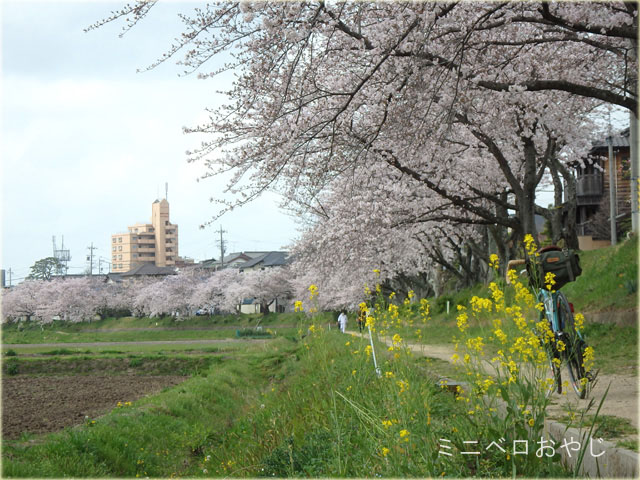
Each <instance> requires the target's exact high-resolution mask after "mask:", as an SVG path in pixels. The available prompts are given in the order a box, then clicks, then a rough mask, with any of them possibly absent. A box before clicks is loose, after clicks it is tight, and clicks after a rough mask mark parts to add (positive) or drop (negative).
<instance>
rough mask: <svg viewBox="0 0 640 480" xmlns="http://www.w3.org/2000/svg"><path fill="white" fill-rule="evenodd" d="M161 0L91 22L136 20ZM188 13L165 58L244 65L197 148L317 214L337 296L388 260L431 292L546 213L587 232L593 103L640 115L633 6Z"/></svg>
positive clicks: (219, 169) (317, 236)
mask: <svg viewBox="0 0 640 480" xmlns="http://www.w3.org/2000/svg"><path fill="white" fill-rule="evenodd" d="M155 4H156V2H148V1H143V2H134V3H132V4H129V5H127V6H126V7H124V8H123V9H122V10H120V11H116V12H114V13H113V14H112V15H111V16H109V17H108V18H106V19H104V20H103V21H100V22H97V23H96V24H95V25H94V26H92V27H91V28H96V27H99V26H100V25H102V24H104V23H107V22H112V21H118V20H124V22H125V26H124V28H123V30H124V32H126V31H128V30H129V29H131V28H134V27H135V25H136V24H137V23H138V22H139V21H141V20H142V19H143V18H144V17H147V16H150V17H152V16H153V15H152V13H151V12H152V10H153V9H154V8H155V7H154V6H155ZM181 20H182V22H183V25H184V32H183V34H182V35H181V36H179V37H178V38H177V39H176V40H175V43H174V45H173V46H172V47H171V48H170V49H169V51H167V52H166V53H165V54H164V55H162V56H161V57H160V58H159V59H158V60H157V61H156V62H153V63H152V64H151V65H150V66H149V68H154V67H155V66H157V65H159V64H161V63H163V62H165V61H167V60H169V59H172V58H175V57H177V56H180V55H183V58H182V60H181V61H180V63H181V64H182V65H184V67H185V73H186V74H191V73H194V74H197V75H198V76H200V77H202V78H203V79H208V78H211V77H215V76H216V75H217V74H218V73H220V72H222V71H226V70H228V69H235V71H236V73H237V80H236V82H235V83H234V84H233V87H232V88H231V89H229V91H228V92H227V95H228V102H227V104H226V105H224V106H223V107H221V108H218V109H216V110H212V111H211V113H210V118H209V120H208V121H207V122H205V123H204V124H202V125H200V126H195V127H192V128H187V131H190V132H196V133H198V134H202V135H203V136H204V137H205V142H204V143H203V144H202V146H201V148H199V149H197V150H195V151H194V152H191V153H190V158H189V159H190V160H191V161H202V162H204V163H205V165H206V166H207V168H208V173H207V174H206V175H205V176H213V175H218V174H220V173H224V172H231V173H232V175H231V180H230V182H229V184H228V189H227V191H226V193H227V194H229V195H231V197H222V196H221V197H220V198H217V199H216V200H217V201H219V202H221V203H222V204H223V205H224V207H223V209H222V211H223V212H224V211H225V210H226V209H227V208H233V207H234V206H238V205H242V204H244V203H246V202H248V201H251V200H253V199H255V198H257V197H258V196H259V195H260V194H261V193H262V192H264V191H266V190H269V189H272V190H276V191H278V192H279V193H280V194H282V196H283V198H284V201H283V204H284V205H286V206H287V207H288V208H290V209H292V210H294V211H295V213H296V214H298V215H299V216H300V217H301V218H304V219H305V220H306V221H307V222H308V223H307V227H308V228H306V231H305V233H304V235H303V237H302V238H301V240H300V242H299V243H298V246H297V249H296V254H297V255H298V258H299V259H300V262H301V265H304V269H303V270H305V271H306V272H307V273H308V276H309V280H310V282H309V283H319V284H322V286H321V291H323V292H326V295H327V296H335V297H336V298H337V299H340V300H336V301H337V303H348V302H347V300H348V301H349V302H352V301H353V300H354V299H355V297H356V296H357V295H355V294H354V292H355V291H356V290H358V291H359V290H360V289H361V284H362V282H367V281H371V280H372V279H371V278H370V275H371V274H370V272H371V271H372V269H373V268H375V267H379V268H380V270H381V276H382V279H383V280H387V281H391V280H393V281H395V282H399V283H400V284H402V283H403V282H405V283H416V282H418V283H421V284H423V285H424V286H425V291H430V292H431V293H438V289H437V285H438V278H437V277H438V275H439V272H441V271H442V268H446V269H447V271H448V272H450V274H452V275H456V276H458V277H459V280H460V281H461V282H462V283H467V284H468V283H473V282H474V281H477V280H479V279H482V278H483V277H486V276H487V275H488V273H489V271H490V269H489V268H488V259H489V255H490V253H497V254H498V255H499V258H500V261H501V262H502V265H501V268H502V269H504V267H505V262H506V261H507V260H508V259H510V258H513V257H514V256H515V255H517V252H514V251H513V250H514V248H516V247H514V246H515V245H519V244H521V241H522V239H523V238H524V235H525V234H531V235H533V236H534V238H535V237H536V233H537V231H536V230H537V228H536V223H535V215H541V216H543V217H544V218H545V219H546V220H547V221H548V224H549V232H550V236H551V239H552V241H554V242H557V241H559V240H560V239H561V238H563V239H564V240H565V242H566V243H567V245H568V246H570V247H574V248H575V247H577V234H576V203H575V198H576V195H575V193H576V181H575V178H574V176H573V174H572V165H573V164H575V163H576V162H578V163H581V162H584V159H585V158H586V155H587V152H588V150H589V148H590V144H591V141H592V140H593V139H594V138H596V137H599V136H601V135H602V133H603V132H602V131H599V130H598V128H599V127H598V126H597V124H596V121H595V117H594V112H597V111H598V109H600V108H602V107H603V106H605V107H606V106H612V105H613V106H616V107H619V108H622V109H626V110H627V111H628V112H632V113H633V114H636V115H637V4H636V3H634V2H597V3H595V2H524V3H523V2H500V3H495V2H485V3H480V2H324V1H311V2H219V3H214V4H210V5H203V6H201V7H200V8H197V9H196V10H195V11H194V12H193V13H192V14H191V15H189V14H185V15H183V16H181ZM221 61H222V62H224V67H222V68H221V67H220V65H221V63H220V62H221ZM544 185H546V186H547V188H548V189H550V190H552V191H553V192H554V200H553V204H552V205H549V206H548V207H544V206H541V205H537V204H536V190H537V189H539V188H540V187H541V186H544ZM538 203H539V202H538ZM301 275H304V272H303V273H302V274H301ZM343 300H344V301H343Z"/></svg>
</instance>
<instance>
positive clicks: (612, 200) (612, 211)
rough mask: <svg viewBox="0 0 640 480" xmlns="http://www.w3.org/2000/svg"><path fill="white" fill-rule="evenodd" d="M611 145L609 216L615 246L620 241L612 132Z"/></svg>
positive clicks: (612, 242) (608, 140)
mask: <svg viewBox="0 0 640 480" xmlns="http://www.w3.org/2000/svg"><path fill="white" fill-rule="evenodd" d="M607 144H608V145H609V216H610V223H611V245H615V244H616V243H617V241H618V236H617V234H616V166H615V161H616V160H615V157H614V156H613V137H612V136H611V131H609V136H608V137H607Z"/></svg>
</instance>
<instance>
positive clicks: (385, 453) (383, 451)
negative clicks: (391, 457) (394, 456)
mask: <svg viewBox="0 0 640 480" xmlns="http://www.w3.org/2000/svg"><path fill="white" fill-rule="evenodd" d="M390 451H391V450H389V449H388V448H387V447H382V456H383V457H386V456H387V455H388V454H389V452H390Z"/></svg>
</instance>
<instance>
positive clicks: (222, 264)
mask: <svg viewBox="0 0 640 480" xmlns="http://www.w3.org/2000/svg"><path fill="white" fill-rule="evenodd" d="M218 232H219V233H220V240H218V243H219V244H220V270H222V269H223V268H224V252H225V251H226V248H225V246H226V243H227V242H225V241H224V239H223V238H222V234H223V233H227V231H226V230H222V225H220V230H219V231H218Z"/></svg>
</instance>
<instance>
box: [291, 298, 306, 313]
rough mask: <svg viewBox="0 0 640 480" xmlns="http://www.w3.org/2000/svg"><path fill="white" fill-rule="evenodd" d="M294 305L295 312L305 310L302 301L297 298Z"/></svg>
mask: <svg viewBox="0 0 640 480" xmlns="http://www.w3.org/2000/svg"><path fill="white" fill-rule="evenodd" d="M293 305H294V306H293V311H294V312H302V311H304V308H303V307H302V301H300V300H296V301H295V303H294V304H293Z"/></svg>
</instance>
